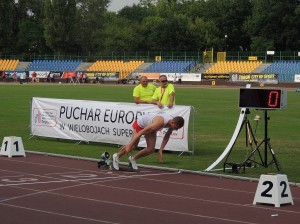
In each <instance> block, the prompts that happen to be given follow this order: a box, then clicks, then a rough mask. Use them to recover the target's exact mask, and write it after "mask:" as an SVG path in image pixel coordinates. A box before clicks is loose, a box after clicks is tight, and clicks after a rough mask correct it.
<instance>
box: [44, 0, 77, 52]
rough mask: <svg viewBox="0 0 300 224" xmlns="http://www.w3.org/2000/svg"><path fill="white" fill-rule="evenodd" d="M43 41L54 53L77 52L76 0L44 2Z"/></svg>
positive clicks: (46, 0) (50, 0) (47, 0)
mask: <svg viewBox="0 0 300 224" xmlns="http://www.w3.org/2000/svg"><path fill="white" fill-rule="evenodd" d="M44 28H45V39H46V44H47V46H49V47H50V48H51V49H52V50H53V51H54V52H55V53H65V52H78V49H77V48H76V47H75V46H76V35H77V32H76V0H45V19H44Z"/></svg>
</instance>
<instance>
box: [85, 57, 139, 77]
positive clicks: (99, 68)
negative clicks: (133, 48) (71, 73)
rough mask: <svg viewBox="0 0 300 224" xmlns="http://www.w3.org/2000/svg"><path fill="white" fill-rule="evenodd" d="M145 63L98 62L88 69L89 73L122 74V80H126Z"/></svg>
mask: <svg viewBox="0 0 300 224" xmlns="http://www.w3.org/2000/svg"><path fill="white" fill-rule="evenodd" d="M143 63H144V61H128V62H124V61H119V60H117V61H96V62H95V63H93V64H92V65H91V66H90V67H88V68H87V71H93V72H120V78H121V79H125V78H126V77H128V76H129V75H130V74H131V73H132V72H133V71H135V70H136V69H137V68H138V67H139V66H140V65H142V64H143Z"/></svg>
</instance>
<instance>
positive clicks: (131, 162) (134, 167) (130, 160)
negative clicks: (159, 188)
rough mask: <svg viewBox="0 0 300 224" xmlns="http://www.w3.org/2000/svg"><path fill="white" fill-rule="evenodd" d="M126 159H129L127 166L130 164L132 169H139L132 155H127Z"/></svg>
mask: <svg viewBox="0 0 300 224" xmlns="http://www.w3.org/2000/svg"><path fill="white" fill-rule="evenodd" d="M128 160H129V166H131V168H132V169H134V170H138V169H139V168H138V166H137V164H136V161H135V159H134V158H133V156H129V158H128Z"/></svg>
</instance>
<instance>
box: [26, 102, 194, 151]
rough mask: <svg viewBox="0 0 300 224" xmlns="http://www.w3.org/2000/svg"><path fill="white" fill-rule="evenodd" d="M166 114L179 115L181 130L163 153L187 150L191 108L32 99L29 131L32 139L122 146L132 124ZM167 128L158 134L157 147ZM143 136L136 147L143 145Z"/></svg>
mask: <svg viewBox="0 0 300 224" xmlns="http://www.w3.org/2000/svg"><path fill="white" fill-rule="evenodd" d="M161 111H166V112H168V113H170V114H171V115H172V116H182V117H183V118H184V120H185V125H184V127H183V128H181V129H179V130H177V131H173V133H172V135H171V137H170V140H169V142H168V144H167V145H166V147H165V150H170V151H189V149H188V125H189V117H190V111H191V107H190V106H179V105H176V106H174V107H173V108H172V109H168V108H165V109H159V108H158V107H157V106H155V105H151V104H134V103H118V102H101V101H86V100H70V99H50V98H36V97H34V98H32V103H31V122H30V129H31V130H30V131H31V135H33V136H43V137H50V138H59V139H69V140H78V141H86V142H89V141H92V142H103V143H112V144H120V145H125V144H127V143H128V142H129V141H130V138H131V135H132V123H133V122H134V120H135V119H136V118H137V117H138V116H141V115H143V114H147V113H153V112H161ZM165 132H166V129H162V130H160V131H158V132H157V141H156V148H157V149H158V148H159V147H160V144H161V141H162V139H163V136H164V133H165ZM145 145H146V141H145V139H144V138H143V137H142V138H141V140H140V144H139V146H142V147H143V146H145Z"/></svg>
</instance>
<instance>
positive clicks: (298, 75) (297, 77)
mask: <svg viewBox="0 0 300 224" xmlns="http://www.w3.org/2000/svg"><path fill="white" fill-rule="evenodd" d="M295 82H300V74H296V75H295Z"/></svg>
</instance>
